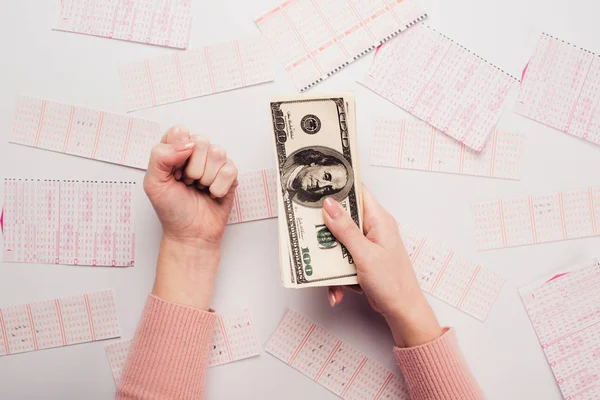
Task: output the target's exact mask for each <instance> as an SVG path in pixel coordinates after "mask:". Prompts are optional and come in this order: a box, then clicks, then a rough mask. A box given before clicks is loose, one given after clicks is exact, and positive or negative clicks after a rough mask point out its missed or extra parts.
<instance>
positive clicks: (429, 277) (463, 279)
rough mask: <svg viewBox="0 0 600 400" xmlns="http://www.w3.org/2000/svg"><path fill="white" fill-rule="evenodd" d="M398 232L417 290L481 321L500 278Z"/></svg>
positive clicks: (408, 233) (416, 235) (412, 235)
mask: <svg viewBox="0 0 600 400" xmlns="http://www.w3.org/2000/svg"><path fill="white" fill-rule="evenodd" d="M400 233H401V236H402V240H403V242H404V245H405V246H406V250H407V251H408V255H409V257H410V260H411V261H412V264H413V268H414V269H415V273H416V275H417V280H418V281H419V284H420V285H421V290H423V291H424V292H425V293H428V294H430V295H432V296H434V297H437V298H438V299H440V300H442V301H444V302H446V303H448V304H450V305H451V306H453V307H456V308H457V309H459V310H461V311H463V312H465V313H467V314H469V315H472V316H473V317H475V318H477V319H479V320H481V321H485V319H486V318H487V315H488V313H489V311H490V309H491V308H492V306H493V304H494V302H495V301H496V298H497V297H498V294H499V293H500V290H501V289H502V286H503V285H504V282H505V280H504V278H502V277H501V276H499V275H497V274H495V273H494V272H492V271H491V270H489V269H487V268H485V267H483V266H482V265H481V264H477V263H475V262H472V261H470V260H467V259H466V258H464V257H462V256H461V255H459V254H456V253H455V252H454V250H450V249H448V248H446V247H445V246H443V245H440V244H439V243H436V242H434V241H432V240H431V239H429V238H427V237H425V236H423V235H421V234H419V233H416V232H414V231H411V230H409V229H407V228H404V227H400Z"/></svg>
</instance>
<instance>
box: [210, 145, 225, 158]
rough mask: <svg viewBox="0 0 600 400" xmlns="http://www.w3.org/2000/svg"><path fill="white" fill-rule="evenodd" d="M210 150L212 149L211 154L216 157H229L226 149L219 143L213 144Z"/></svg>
mask: <svg viewBox="0 0 600 400" xmlns="http://www.w3.org/2000/svg"><path fill="white" fill-rule="evenodd" d="M209 151H210V154H211V156H213V157H214V158H215V159H226V158H227V153H226V152H225V149H224V148H223V147H222V146H220V145H218V144H213V145H211V146H210V150H209Z"/></svg>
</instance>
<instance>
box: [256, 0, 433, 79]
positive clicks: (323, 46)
mask: <svg viewBox="0 0 600 400" xmlns="http://www.w3.org/2000/svg"><path fill="white" fill-rule="evenodd" d="M426 17H427V14H425V13H424V12H423V11H422V10H421V8H420V7H419V5H418V4H417V2H416V0H325V1H319V0H288V1H286V2H284V3H283V4H281V5H279V6H278V7H277V8H275V9H273V10H271V11H269V12H267V13H266V14H264V15H262V16H261V17H259V18H257V19H256V20H255V23H256V25H257V26H258V28H259V29H260V30H261V31H262V33H263V35H264V36H265V38H267V40H268V41H269V43H270V44H271V48H272V49H273V51H274V52H275V54H276V55H277V57H278V59H279V61H280V62H281V64H282V66H283V67H284V68H285V70H286V72H287V73H288V75H289V76H290V78H291V80H292V82H293V83H294V85H295V86H296V87H297V88H298V90H300V91H304V90H306V89H309V88H310V87H312V86H314V85H316V84H318V83H320V82H322V81H323V80H324V79H326V78H328V77H329V76H331V75H333V74H335V73H336V72H338V71H340V70H341V69H343V68H344V67H346V66H347V65H349V64H350V63H352V62H353V61H356V60H358V59H359V58H360V57H362V56H364V55H365V54H367V53H369V52H370V51H372V50H375V49H376V48H377V46H379V45H381V44H382V43H385V42H386V41H388V40H390V39H391V38H393V37H395V36H396V35H398V34H400V33H401V32H403V31H404V30H406V29H408V28H409V27H411V26H412V25H414V24H416V23H417V22H419V21H422V20H423V19H425V18H426Z"/></svg>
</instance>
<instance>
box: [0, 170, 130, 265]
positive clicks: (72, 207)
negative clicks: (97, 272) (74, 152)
mask: <svg viewBox="0 0 600 400" xmlns="http://www.w3.org/2000/svg"><path fill="white" fill-rule="evenodd" d="M134 187H135V183H133V182H108V181H70V180H41V179H5V180H4V209H3V214H2V217H0V227H1V228H2V231H3V234H4V261H5V262H25V263H43V264H68V265H93V266H112V267H129V266H133V265H134V259H135V231H134V227H133V212H132V207H133V189H134Z"/></svg>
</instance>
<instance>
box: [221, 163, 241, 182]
mask: <svg viewBox="0 0 600 400" xmlns="http://www.w3.org/2000/svg"><path fill="white" fill-rule="evenodd" d="M221 175H223V178H225V179H228V180H229V179H234V178H235V177H236V176H237V168H235V167H233V166H228V165H226V166H224V167H223V169H222V170H221Z"/></svg>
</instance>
